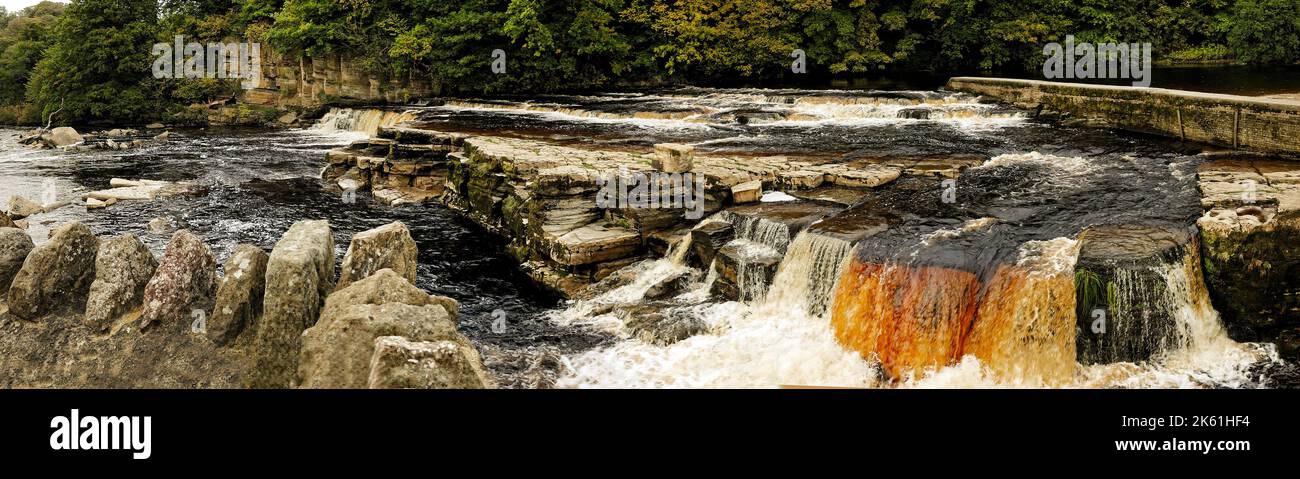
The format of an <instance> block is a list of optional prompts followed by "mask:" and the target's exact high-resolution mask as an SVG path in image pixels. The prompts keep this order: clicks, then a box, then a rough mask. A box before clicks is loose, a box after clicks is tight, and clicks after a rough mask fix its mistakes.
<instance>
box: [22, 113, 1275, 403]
mask: <svg viewBox="0 0 1300 479" xmlns="http://www.w3.org/2000/svg"><path fill="white" fill-rule="evenodd" d="M413 110H414V111H413V112H412V115H413V117H414V118H415V120H414V121H413V122H414V124H416V125H422V126H424V127H428V128H434V129H439V130H444V131H459V132H466V133H471V134H491V135H501V136H510V137H520V138H531V139H540V140H544V141H548V142H554V143H559V144H564V145H570V146H581V147H588V148H605V149H626V150H635V149H644V148H646V147H648V146H650V145H653V144H655V143H660V142H679V143H688V144H692V145H694V146H695V147H696V148H697V149H698V150H699V151H701V152H703V153H707V154H717V155H733V156H737V157H747V156H770V155H786V156H789V157H791V158H800V159H807V160H819V161H847V160H857V159H864V158H888V157H978V158H982V160H980V161H979V162H978V164H977V165H975V166H973V167H971V168H968V169H967V170H966V171H965V172H964V173H963V174H962V175H961V177H960V183H958V184H957V186H956V190H955V191H956V192H957V194H958V195H959V196H960V198H962V199H961V200H960V201H957V202H955V203H953V204H947V203H944V202H940V201H935V202H929V203H926V202H918V201H917V198H920V197H928V196H929V195H934V196H935V199H938V195H941V194H942V190H941V189H939V188H936V187H935V184H936V183H937V182H938V180H937V179H934V180H933V181H932V180H930V179H904V180H900V181H898V182H895V183H893V184H891V185H888V186H886V187H882V188H880V189H879V190H878V191H877V192H875V193H874V194H873V196H872V199H871V200H869V201H866V202H859V203H858V204H856V205H855V206H854V211H855V214H860V215H865V216H862V217H867V216H871V217H875V216H882V215H883V216H890V217H891V218H892V219H891V220H890V221H891V222H892V223H891V224H892V225H895V227H893V228H891V229H890V230H889V231H888V232H887V233H884V234H881V235H879V236H877V237H873V238H872V239H870V240H869V241H867V240H864V241H863V242H861V243H859V244H857V245H856V246H853V247H850V246H847V245H846V246H834V245H827V244H824V243H823V242H822V240H819V239H817V238H814V237H813V236H814V235H812V234H806V235H805V234H801V235H799V236H798V237H786V238H783V239H782V240H781V241H782V243H781V244H780V245H779V246H780V249H779V251H778V252H779V253H781V254H784V260H783V261H782V263H781V269H780V270H779V271H778V272H777V275H776V280H775V282H774V285H773V286H772V289H771V290H770V291H769V292H768V293H767V294H766V295H765V297H764V298H761V299H757V300H754V301H750V302H749V303H748V304H746V303H738V302H729V301H719V300H715V299H710V298H709V297H708V294H707V287H708V282H709V281H710V279H709V278H708V276H707V275H705V274H699V275H697V277H696V278H695V279H696V284H695V285H694V286H693V290H692V291H689V292H687V293H686V294H683V295H681V296H680V297H678V298H676V299H675V300H674V301H675V302H674V303H672V304H666V305H663V308H667V309H671V310H674V311H679V312H681V314H684V315H688V316H691V317H694V318H696V319H698V320H699V321H701V322H703V323H704V324H706V325H707V326H708V328H707V331H706V332H704V333H703V334H699V335H696V336H693V337H690V338H687V339H685V340H682V341H679V342H676V343H674V344H670V345H654V344H649V343H646V342H643V341H640V340H638V339H636V338H634V337H632V336H630V335H629V334H628V332H627V331H626V329H625V328H623V326H622V324H621V323H620V321H619V319H618V318H617V317H614V316H612V315H611V314H609V313H608V309H602V308H595V307H593V304H599V303H601V302H606V303H620V304H627V303H636V302H639V301H641V296H642V295H644V292H645V289H644V287H645V286H647V285H646V284H644V282H641V283H642V284H640V285H639V286H638V285H637V284H634V285H630V286H629V287H625V288H620V289H618V290H616V291H613V292H610V293H607V294H605V295H603V296H600V297H597V298H594V299H590V300H587V301H578V302H571V303H564V302H561V301H560V300H558V299H557V298H556V297H554V296H552V295H550V294H548V293H546V292H544V291H542V290H540V289H539V288H537V287H536V286H534V285H533V284H532V283H531V282H530V280H529V279H528V278H527V277H526V276H524V275H523V274H522V273H520V272H519V271H518V269H517V265H516V263H515V262H514V261H513V260H512V259H510V258H509V257H508V256H507V255H505V254H504V245H505V243H504V241H502V240H501V239H500V238H497V237H494V236H493V235H491V234H489V233H487V232H486V231H484V230H482V229H480V228H478V227H477V226H475V225H474V224H473V223H471V222H469V221H467V220H464V219H462V218H460V217H458V216H457V215H456V214H455V213H453V212H451V211H450V210H448V209H446V208H445V207H442V206H440V205H424V206H405V207H397V208H390V207H385V206H378V205H376V204H374V203H373V202H372V201H369V200H368V199H366V198H364V197H363V198H362V199H361V200H360V201H357V202H355V203H348V202H345V201H343V199H342V198H341V197H340V196H339V194H338V193H336V192H331V191H330V190H327V189H325V188H324V187H323V185H322V182H321V181H320V180H319V174H320V170H321V167H322V166H323V164H324V161H323V159H324V155H325V153H326V152H327V151H328V150H330V149H332V148H336V147H338V146H342V145H345V144H347V143H348V142H349V141H352V140H355V139H358V138H363V137H365V135H364V134H360V133H357V132H356V131H352V130H353V129H364V128H354V125H351V124H350V123H349V124H343V123H340V122H341V119H343V118H352V116H354V115H352V113H350V112H347V111H336V112H333V113H332V114H331V115H329V116H327V117H326V118H325V119H324V120H322V122H321V123H320V124H318V125H317V126H316V127H313V128H304V129H290V130H256V129H217V128H213V129H207V130H184V129H182V130H178V131H176V132H175V133H174V134H173V135H172V138H171V139H170V141H168V142H166V143H164V144H161V145H156V146H150V147H146V148H143V149H137V150H128V151H114V152H108V151H92V152H80V153H62V152H56V151H49V150H44V151H38V150H28V149H26V148H23V147H20V146H18V145H16V143H15V140H16V138H17V137H18V135H19V134H20V133H21V132H20V131H19V130H13V129H9V130H2V129H0V187H2V188H0V203H7V201H8V198H9V197H10V196H11V195H23V196H26V197H28V198H40V197H41V196H42V194H43V193H44V192H45V191H47V190H48V189H51V188H52V189H53V191H54V192H55V194H56V195H57V196H58V197H59V198H69V199H73V198H79V197H80V195H81V194H82V193H85V192H87V191H91V190H95V189H102V188H105V187H107V185H108V181H109V179H110V178H114V177H117V178H132V179H135V178H143V179H154V180H170V181H191V182H196V183H198V184H200V185H202V186H203V187H205V189H206V192H205V194H201V195H197V196H191V197H176V198H166V199H161V200H158V201H154V202H147V203H145V202H140V203H123V204H118V205H115V206H113V207H110V208H108V209H106V210H97V211H87V210H85V209H84V208H81V207H80V206H75V205H74V206H68V207H64V208H61V209H58V210H56V211H54V212H51V213H48V214H44V215H40V216H37V217H35V218H34V219H35V221H34V223H33V224H32V225H31V227H30V230H29V231H30V232H31V234H32V236H33V237H34V238H36V239H37V242H40V241H41V239H42V238H44V236H45V234H46V232H47V231H48V230H49V229H50V228H51V227H52V226H54V225H57V224H59V223H62V222H65V221H69V220H79V221H82V222H84V223H86V224H87V225H89V226H90V227H91V229H92V230H93V231H94V232H95V233H96V234H98V235H114V234H122V233H133V234H136V235H137V236H139V237H141V239H142V240H144V241H145V243H146V244H147V245H149V247H150V248H151V249H153V251H154V253H155V254H158V255H161V253H162V250H163V248H164V247H165V245H166V241H167V239H168V237H167V236H165V235H158V234H154V233H150V232H149V229H148V227H147V224H148V222H149V221H150V220H151V219H153V218H158V217H163V218H170V219H172V220H173V221H174V222H175V223H177V224H179V225H181V226H183V227H186V228H189V229H190V230H192V231H194V232H195V233H197V234H198V235H200V236H201V237H202V238H203V239H204V240H205V241H206V242H207V243H208V244H209V245H210V246H211V247H212V248H213V251H214V253H215V254H216V255H217V257H218V259H219V260H224V258H225V257H226V256H227V255H228V254H229V252H230V251H231V250H232V249H233V248H234V246H235V245H237V244H239V243H253V244H256V245H259V246H261V247H263V248H264V249H267V250H270V248H271V247H272V246H273V245H274V243H275V241H276V240H277V239H278V238H279V236H280V235H281V234H282V233H283V232H284V231H285V230H287V229H288V227H289V225H291V224H292V223H293V222H294V221H297V220H300V219H306V218H326V219H329V220H330V224H331V227H332V228H333V233H334V235H335V244H336V248H337V251H336V256H338V257H339V258H340V259H341V258H342V255H343V253H344V251H345V250H346V247H347V246H346V245H347V244H348V240H349V239H350V237H351V235H352V234H353V233H355V232H358V231H362V230H365V229H369V228H372V227H375V226H379V225H381V224H384V223H387V222H389V221H393V220H401V221H403V222H405V223H406V224H407V225H408V226H409V227H410V228H411V230H412V233H413V235H414V237H415V240H416V242H417V245H418V247H419V250H420V256H419V263H420V266H419V274H418V277H417V284H418V286H420V287H421V288H423V289H425V290H427V291H429V292H431V293H436V294H443V295H447V296H451V297H453V298H456V299H457V300H459V301H460V302H461V304H462V318H461V329H462V331H463V332H464V333H465V334H466V335H467V336H469V337H470V339H471V340H472V341H473V342H474V343H475V344H476V345H477V346H478V347H479V348H480V350H482V351H483V352H484V356H485V361H486V362H487V365H488V367H489V369H490V370H491V371H492V372H493V373H495V374H496V375H497V376H498V377H499V378H500V379H501V382H502V384H503V385H505V386H508V387H551V386H560V387H771V386H781V385H808V386H852V387H881V386H890V387H1019V386H1070V387H1251V386H1255V385H1258V383H1257V378H1256V377H1255V376H1256V375H1254V373H1252V369H1251V368H1252V367H1253V366H1254V365H1256V364H1257V363H1259V362H1261V361H1263V362H1267V361H1273V360H1275V358H1276V353H1275V352H1274V351H1272V350H1271V349H1270V348H1271V346H1263V345H1254V344H1238V343H1235V342H1232V341H1231V340H1228V339H1227V338H1226V336H1224V335H1223V333H1222V327H1221V326H1220V325H1219V324H1218V318H1217V315H1216V314H1215V313H1214V311H1213V309H1212V308H1208V307H1206V306H1205V305H1206V304H1208V301H1207V300H1205V299H1204V298H1203V295H1204V288H1203V286H1201V287H1199V288H1198V287H1196V286H1195V285H1196V283H1197V282H1196V281H1190V280H1188V278H1187V277H1186V274H1185V272H1182V270H1180V269H1177V268H1175V269H1173V270H1169V271H1163V270H1162V271H1163V272H1162V273H1161V274H1163V275H1165V276H1163V277H1168V278H1172V279H1169V280H1168V281H1169V283H1168V284H1169V285H1171V287H1170V288H1169V289H1170V290H1172V291H1174V293H1170V294H1171V295H1175V296H1177V297H1173V296H1170V297H1171V298H1173V299H1169V301H1174V302H1178V305H1176V308H1178V309H1179V311H1181V312H1180V313H1179V316H1178V318H1179V319H1178V321H1179V323H1178V324H1179V327H1180V328H1182V329H1183V330H1185V331H1192V332H1191V333H1188V334H1189V335H1192V336H1195V337H1194V338H1191V339H1189V340H1187V341H1185V342H1183V343H1180V345H1179V346H1178V347H1177V348H1176V349H1175V350H1174V351H1172V352H1170V353H1169V354H1165V355H1162V356H1161V357H1159V358H1157V359H1154V360H1152V361H1146V362H1139V363H1131V362H1121V363H1115V364H1097V365H1090V366H1079V367H1077V368H1076V367H1074V363H1073V361H1072V359H1071V361H1070V367H1069V368H1068V369H1069V370H1068V371H1067V372H1065V373H1062V376H1060V377H1056V378H1054V380H1052V381H1046V382H1044V381H1042V380H1041V378H1038V377H1037V376H1033V377H1029V376H1026V377H1021V376H1014V375H1013V376H1011V377H1008V376H1006V375H998V374H996V373H995V372H994V371H991V370H990V368H989V367H988V365H987V364H983V363H981V362H980V361H979V360H977V359H975V357H973V356H965V357H963V358H960V359H959V360H957V361H955V363H954V364H952V365H949V366H946V367H939V368H930V369H925V370H917V371H911V372H910V373H909V375H908V376H906V377H904V378H902V379H901V380H894V381H889V380H886V379H884V376H882V374H881V369H882V363H881V360H880V358H870V357H868V358H863V357H862V356H860V355H858V354H856V353H855V352H853V351H851V350H849V349H846V348H845V347H844V346H843V344H845V341H851V338H848V337H846V336H844V331H843V329H844V327H843V326H842V325H839V326H837V325H835V324H836V323H835V322H837V321H838V322H844V321H854V320H853V319H852V318H851V317H846V316H844V314H848V313H844V314H841V312H842V311H846V310H849V309H852V308H854V307H856V306H854V305H855V304H857V302H862V301H868V300H867V299H863V298H861V297H857V296H853V295H854V294H858V293H857V292H859V291H868V289H866V288H868V287H867V286H862V285H858V286H856V287H854V289H852V290H851V291H850V290H848V289H844V288H837V287H836V285H841V286H842V284H841V283H845V282H848V281H855V280H854V279H852V278H851V277H850V276H848V275H846V274H845V273H844V272H845V271H846V269H847V268H862V267H869V266H870V265H871V264H875V263H881V264H885V263H887V264H894V265H904V266H906V267H909V268H924V267H931V266H944V267H958V266H960V267H961V268H965V269H968V270H970V271H974V272H975V273H976V275H977V276H979V277H980V280H981V281H983V282H985V283H987V282H990V281H991V280H993V279H995V278H996V277H997V274H998V270H999V268H1000V267H1003V266H1006V265H1020V266H1022V267H1024V268H1026V271H1028V273H1026V274H1039V273H1044V272H1046V274H1054V275H1069V274H1070V272H1071V271H1072V269H1073V262H1074V257H1075V255H1077V254H1078V253H1077V251H1078V245H1077V240H1078V237H1079V234H1080V233H1081V232H1082V231H1083V230H1085V229H1086V228H1089V227H1095V226H1105V225H1132V224H1138V225H1149V226H1158V227H1162V228H1171V229H1178V228H1184V229H1186V228H1191V227H1192V225H1193V224H1194V223H1195V220H1196V218H1197V217H1199V216H1200V213H1201V209H1200V205H1199V194H1198V192H1197V189H1196V183H1195V171H1196V167H1197V166H1198V164H1199V162H1200V161H1201V160H1200V159H1199V157H1197V156H1196V153H1198V152H1199V149H1195V148H1190V147H1187V146H1184V145H1180V144H1178V143H1177V142H1173V141H1168V140H1164V139H1159V138H1154V137H1148V136H1142V135H1135V134H1128V133H1122V132H1117V131H1112V130H1104V129H1094V128H1084V127H1076V126H1067V125H1063V124H1061V123H1058V122H1054V121H1049V120H1040V119H1035V118H1032V117H1031V116H1032V115H1030V114H1029V112H1025V111H1019V110H1015V109H1011V108H1007V107H1003V106H998V105H994V104H989V103H985V102H982V101H979V99H977V98H973V97H970V96H968V95H961V94H953V93H948V92H941V91H888V92H883V91H872V92H847V93H846V92H838V91H828V90H752V89H739V90H712V89H682V90H671V91H660V92H649V93H611V94H593V95H574V96H566V95H551V96H534V97H527V98H524V97H496V98H492V99H461V100H456V101H450V102H448V103H447V104H446V105H442V106H431V107H420V108H414V109H413ZM934 205H937V206H934ZM846 218H849V220H851V219H852V218H853V216H852V215H848V216H846ZM846 221H848V220H846ZM841 223H842V222H841ZM837 227H841V228H847V229H849V230H852V229H854V228H855V227H856V226H855V225H848V226H845V225H844V224H836V223H835V222H833V221H828V222H827V223H826V224H822V225H820V226H819V228H822V231H831V230H834V229H835V228H837ZM817 229H818V227H815V228H812V230H817ZM755 241H757V242H758V243H760V246H762V245H761V243H762V241H761V240H758V239H755ZM768 246H771V245H768ZM831 250H834V251H833V254H832V253H827V251H831ZM828 255H829V256H828ZM918 258H933V259H918ZM681 267H682V265H681V264H680V263H674V262H673V261H672V260H671V259H659V260H648V261H646V262H643V263H641V264H638V265H635V266H633V268H638V270H637V271H640V272H641V273H642V274H643V275H644V276H646V277H647V278H652V277H655V275H662V274H665V272H667V271H671V270H674V269H676V268H681ZM809 278H811V279H809ZM942 281H947V280H942ZM942 281H940V283H942ZM810 283H822V284H821V285H820V286H817V285H816V284H810ZM638 288H640V289H638ZM845 288H847V287H845ZM864 294H865V293H864ZM941 294H946V293H941ZM980 294H981V295H984V294H986V293H985V292H983V291H981V293H980ZM987 294H996V292H995V293H987ZM1007 294H1008V295H1015V294H1022V293H1016V292H1010V293H1007ZM1023 294H1024V295H1025V298H1028V299H1027V301H1031V302H1032V301H1038V300H1039V299H1041V298H1038V296H1039V295H1041V292H1039V291H1034V292H1028V293H1023ZM871 301H883V300H880V299H873V300H871ZM1069 303H1070V306H1071V307H1072V306H1073V294H1072V293H1071V295H1070V301H1069ZM972 307H973V306H972ZM497 309H500V310H503V311H505V312H506V313H507V317H508V318H509V319H508V320H509V328H508V329H507V331H506V332H502V333H497V332H493V331H492V328H491V327H489V324H490V323H491V321H492V319H493V311H494V310H497ZM1010 309H1015V308H1014V307H1011V308H1010ZM1071 311H1072V310H1071ZM972 314H973V313H972ZM1071 317H1072V316H1071ZM846 318H847V319H846ZM1068 327H1069V328H1073V324H1070V325H1069V326H1068ZM837 328H838V329H837ZM837 335H838V336H837ZM1070 338H1073V334H1071V336H1070ZM1071 344H1072V339H1071ZM886 364H888V361H886Z"/></svg>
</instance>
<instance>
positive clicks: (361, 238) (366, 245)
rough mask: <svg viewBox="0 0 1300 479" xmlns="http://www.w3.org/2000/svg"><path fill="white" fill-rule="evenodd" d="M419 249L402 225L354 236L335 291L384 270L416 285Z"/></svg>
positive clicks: (390, 225)
mask: <svg viewBox="0 0 1300 479" xmlns="http://www.w3.org/2000/svg"><path fill="white" fill-rule="evenodd" d="M415 267H416V247H415V240H414V239H411V231H410V230H408V229H407V228H406V225H405V224H403V223H402V222H401V221H394V222H392V223H389V224H386V225H384V226H380V227H378V228H375V229H372V230H368V231H362V232H360V233H357V234H355V235H353V236H352V243H351V244H349V245H348V252H347V254H346V255H344V256H343V265H342V267H341V268H340V271H339V282H338V286H337V287H336V288H335V290H336V291H337V290H340V289H343V288H346V287H348V285H350V284H352V283H353V282H356V281H359V280H362V279H365V278H366V277H369V276H370V275H372V274H375V272H376V271H379V270H381V269H391V270H393V272H395V273H397V274H398V275H399V276H401V277H403V278H406V280H407V281H409V282H411V284H415Z"/></svg>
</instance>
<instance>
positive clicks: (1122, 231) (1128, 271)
mask: <svg viewBox="0 0 1300 479" xmlns="http://www.w3.org/2000/svg"><path fill="white" fill-rule="evenodd" d="M1079 242H1080V249H1079V258H1078V261H1077V262H1076V263H1075V270H1074V289H1075V294H1076V297H1077V303H1076V304H1077V318H1078V328H1077V329H1078V331H1079V334H1078V337H1077V352H1078V359H1079V362H1081V363H1084V364H1098V363H1101V364H1105V363H1113V362H1120V361H1130V362H1138V361H1145V360H1148V359H1151V358H1152V357H1154V356H1156V355H1158V354H1161V353H1164V352H1167V351H1170V350H1173V349H1175V348H1177V347H1179V346H1183V345H1185V344H1186V338H1185V334H1184V333H1183V332H1182V331H1180V327H1179V321H1178V310H1179V308H1182V307H1183V306H1184V305H1183V304H1180V301H1179V300H1178V298H1175V297H1174V294H1175V293H1174V292H1171V291H1169V288H1171V287H1175V285H1171V284H1170V281H1169V274H1168V272H1169V271H1170V270H1171V269H1172V268H1182V267H1183V263H1184V262H1185V261H1195V262H1199V260H1198V259H1194V258H1197V257H1198V256H1199V254H1198V253H1199V252H1198V251H1197V250H1196V244H1195V237H1194V236H1193V235H1192V232H1191V230H1190V229H1187V228H1169V227H1158V226H1137V225H1108V226H1096V227H1090V228H1088V229H1086V230H1084V231H1083V232H1082V233H1080V235H1079ZM1189 255H1190V256H1191V258H1189Z"/></svg>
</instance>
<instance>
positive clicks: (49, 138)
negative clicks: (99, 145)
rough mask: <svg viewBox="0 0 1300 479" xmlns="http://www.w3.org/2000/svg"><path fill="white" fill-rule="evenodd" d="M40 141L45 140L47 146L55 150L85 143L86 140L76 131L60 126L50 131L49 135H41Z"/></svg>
mask: <svg viewBox="0 0 1300 479" xmlns="http://www.w3.org/2000/svg"><path fill="white" fill-rule="evenodd" d="M41 139H43V140H45V143H46V144H48V145H49V146H52V147H55V148H63V147H65V146H72V145H75V144H78V143H81V142H83V141H86V139H85V138H84V137H82V136H81V133H77V130H75V129H73V128H72V127H69V126H60V127H58V128H55V129H53V130H50V132H49V133H46V134H44V135H41Z"/></svg>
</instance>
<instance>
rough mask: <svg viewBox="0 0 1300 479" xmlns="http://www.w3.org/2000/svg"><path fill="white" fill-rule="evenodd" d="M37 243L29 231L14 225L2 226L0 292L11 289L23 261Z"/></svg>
mask: <svg viewBox="0 0 1300 479" xmlns="http://www.w3.org/2000/svg"><path fill="white" fill-rule="evenodd" d="M35 247H36V245H34V244H32V237H31V236H27V232H26V231H23V230H21V229H18V228H14V227H0V292H5V291H8V290H9V283H11V282H13V280H14V276H15V275H17V274H18V270H20V269H22V268H23V261H24V260H26V259H27V255H28V254H29V253H31V252H32V249H33V248H35Z"/></svg>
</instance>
